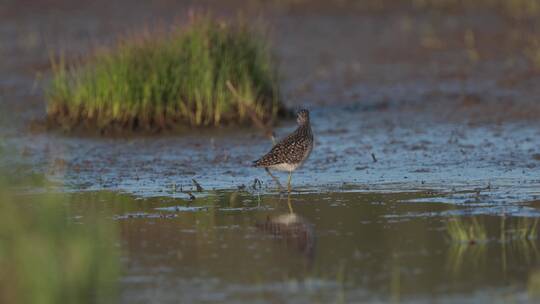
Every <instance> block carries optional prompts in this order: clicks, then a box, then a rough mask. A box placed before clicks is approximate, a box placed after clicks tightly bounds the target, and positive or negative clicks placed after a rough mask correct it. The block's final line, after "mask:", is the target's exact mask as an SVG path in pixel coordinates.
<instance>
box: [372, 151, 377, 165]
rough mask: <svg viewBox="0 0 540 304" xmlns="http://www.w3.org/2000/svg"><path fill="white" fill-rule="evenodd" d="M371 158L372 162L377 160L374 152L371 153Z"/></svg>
mask: <svg viewBox="0 0 540 304" xmlns="http://www.w3.org/2000/svg"><path fill="white" fill-rule="evenodd" d="M371 158H373V162H374V163H376V162H377V158H376V157H375V153H371Z"/></svg>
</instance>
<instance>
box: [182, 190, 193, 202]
mask: <svg viewBox="0 0 540 304" xmlns="http://www.w3.org/2000/svg"><path fill="white" fill-rule="evenodd" d="M184 193H185V194H187V195H189V200H190V201H193V200H195V199H196V197H195V195H193V193H191V192H190V191H186V192H184Z"/></svg>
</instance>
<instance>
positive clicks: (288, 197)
mask: <svg viewBox="0 0 540 304" xmlns="http://www.w3.org/2000/svg"><path fill="white" fill-rule="evenodd" d="M287 205H289V212H290V213H291V214H294V210H293V207H292V205H291V196H290V195H287Z"/></svg>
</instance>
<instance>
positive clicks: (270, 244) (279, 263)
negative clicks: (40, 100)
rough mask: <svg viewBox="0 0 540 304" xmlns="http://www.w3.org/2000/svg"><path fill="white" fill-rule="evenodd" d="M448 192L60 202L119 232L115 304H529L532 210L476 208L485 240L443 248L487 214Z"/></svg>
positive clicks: (78, 216)
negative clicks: (99, 217)
mask: <svg viewBox="0 0 540 304" xmlns="http://www.w3.org/2000/svg"><path fill="white" fill-rule="evenodd" d="M39 195H40V194H30V193H28V194H25V195H21V202H22V201H24V200H25V198H31V197H35V196H38V197H39ZM60 195H65V194H60ZM447 196H449V195H447V194H443V193H436V192H416V191H410V192H394V193H362V192H345V191H344V192H332V191H321V192H318V193H302V192H300V193H293V194H292V195H290V196H286V195H281V196H280V195H273V194H265V193H262V192H261V191H260V190H249V192H248V191H239V192H233V191H217V192H209V193H206V196H205V197H204V198H198V199H196V200H194V201H186V200H182V199H177V198H170V197H153V198H141V197H136V196H131V195H127V194H119V193H114V192H83V193H74V194H69V200H68V201H69V202H68V204H67V206H68V208H69V209H70V210H71V211H70V215H71V216H72V218H73V220H75V221H79V222H81V223H84V219H85V214H88V212H92V213H95V211H96V210H97V211H98V212H101V213H103V214H104V216H107V217H110V218H111V220H112V221H115V222H116V223H117V224H118V226H119V228H120V229H119V230H120V234H121V238H120V242H121V244H120V247H121V248H122V263H123V265H124V275H123V277H122V279H121V299H122V302H124V303H208V302H220V303H236V302H238V301H241V300H242V301H249V302H250V303H276V302H277V303H281V302H295V303H329V302H337V303H351V302H366V301H370V302H390V301H394V302H397V301H401V302H429V303H432V302H434V301H436V302H441V303H447V302H448V303H464V302H465V303H467V302H469V303H477V302H479V301H486V302H487V301H490V302H493V301H495V302H496V303H497V302H501V303H502V302H505V303H508V301H513V302H524V301H528V300H531V301H532V300H533V299H535V298H534V296H535V295H536V294H535V293H534V292H535V290H538V284H539V282H538V276H539V275H540V268H538V266H539V263H538V262H539V258H540V255H539V254H540V252H539V249H538V246H539V245H540V244H538V235H537V234H536V230H535V229H536V226H537V224H538V221H535V220H534V218H532V217H531V216H537V215H538V213H539V209H538V206H539V203H540V202H539V201H536V202H534V201H530V202H523V203H520V204H515V203H514V204H512V205H509V206H506V207H501V208H500V209H498V210H497V212H491V213H489V214H483V212H479V213H480V214H482V215H476V216H474V218H475V219H476V220H477V221H478V223H480V225H481V227H483V229H485V231H486V234H487V238H486V239H482V240H476V241H474V242H471V241H460V240H452V238H451V235H450V234H449V232H448V229H449V224H448V223H449V222H450V221H459V222H460V223H464V224H467V223H471V220H472V217H471V216H470V214H475V212H476V211H477V210H482V208H484V207H483V206H476V205H475V204H472V205H468V204H463V205H454V204H447V203H445V202H438V201H439V200H440V198H441V197H447ZM520 210H521V211H520ZM524 210H527V211H526V212H525V213H523V212H522V211H524ZM522 215H525V216H522ZM523 229H525V230H527V231H531V233H529V234H528V235H527V237H523V236H522V235H521V234H520V231H523ZM503 230H504V231H506V233H502V232H501V231H503Z"/></svg>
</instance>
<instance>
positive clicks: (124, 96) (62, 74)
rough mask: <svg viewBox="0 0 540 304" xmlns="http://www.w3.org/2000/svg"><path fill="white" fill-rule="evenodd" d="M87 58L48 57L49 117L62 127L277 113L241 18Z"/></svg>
mask: <svg viewBox="0 0 540 304" xmlns="http://www.w3.org/2000/svg"><path fill="white" fill-rule="evenodd" d="M92 57H93V58H91V59H90V60H86V63H85V64H82V63H78V64H71V65H69V66H68V65H67V64H65V62H64V60H59V61H53V72H54V77H53V80H52V85H51V87H50V88H49V90H48V94H47V97H48V104H47V114H48V118H49V121H52V122H53V123H55V124H58V125H62V126H64V127H67V128H73V127H76V126H79V125H81V124H84V125H87V126H89V127H97V128H99V129H106V128H109V127H115V128H118V127H119V128H121V129H131V130H137V129H156V128H157V129H163V128H167V129H168V128H172V127H174V126H175V125H186V124H187V125H190V126H216V125H221V124H231V123H234V124H242V123H248V122H254V123H257V124H259V125H260V124H261V122H262V123H263V124H267V123H269V122H272V121H273V120H274V119H275V118H276V117H277V115H278V113H282V111H281V110H282V106H281V103H280V101H279V92H278V83H277V73H276V68H275V66H274V62H273V60H272V58H271V56H270V53H269V50H268V46H267V43H266V42H265V40H264V39H263V38H262V36H261V35H260V33H259V32H258V31H254V30H251V29H250V27H249V25H247V24H245V23H243V22H235V23H226V22H218V21H215V20H212V19H211V18H209V17H197V18H193V20H191V22H190V24H189V25H187V26H185V27H183V28H179V29H176V30H173V31H171V32H169V33H166V34H163V33H162V34H156V33H152V34H150V33H145V34H141V35H138V36H132V37H130V38H126V39H124V40H122V41H121V42H120V43H118V44H117V45H116V46H115V47H113V48H111V49H108V50H102V51H96V52H95V54H93V56H92Z"/></svg>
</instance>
